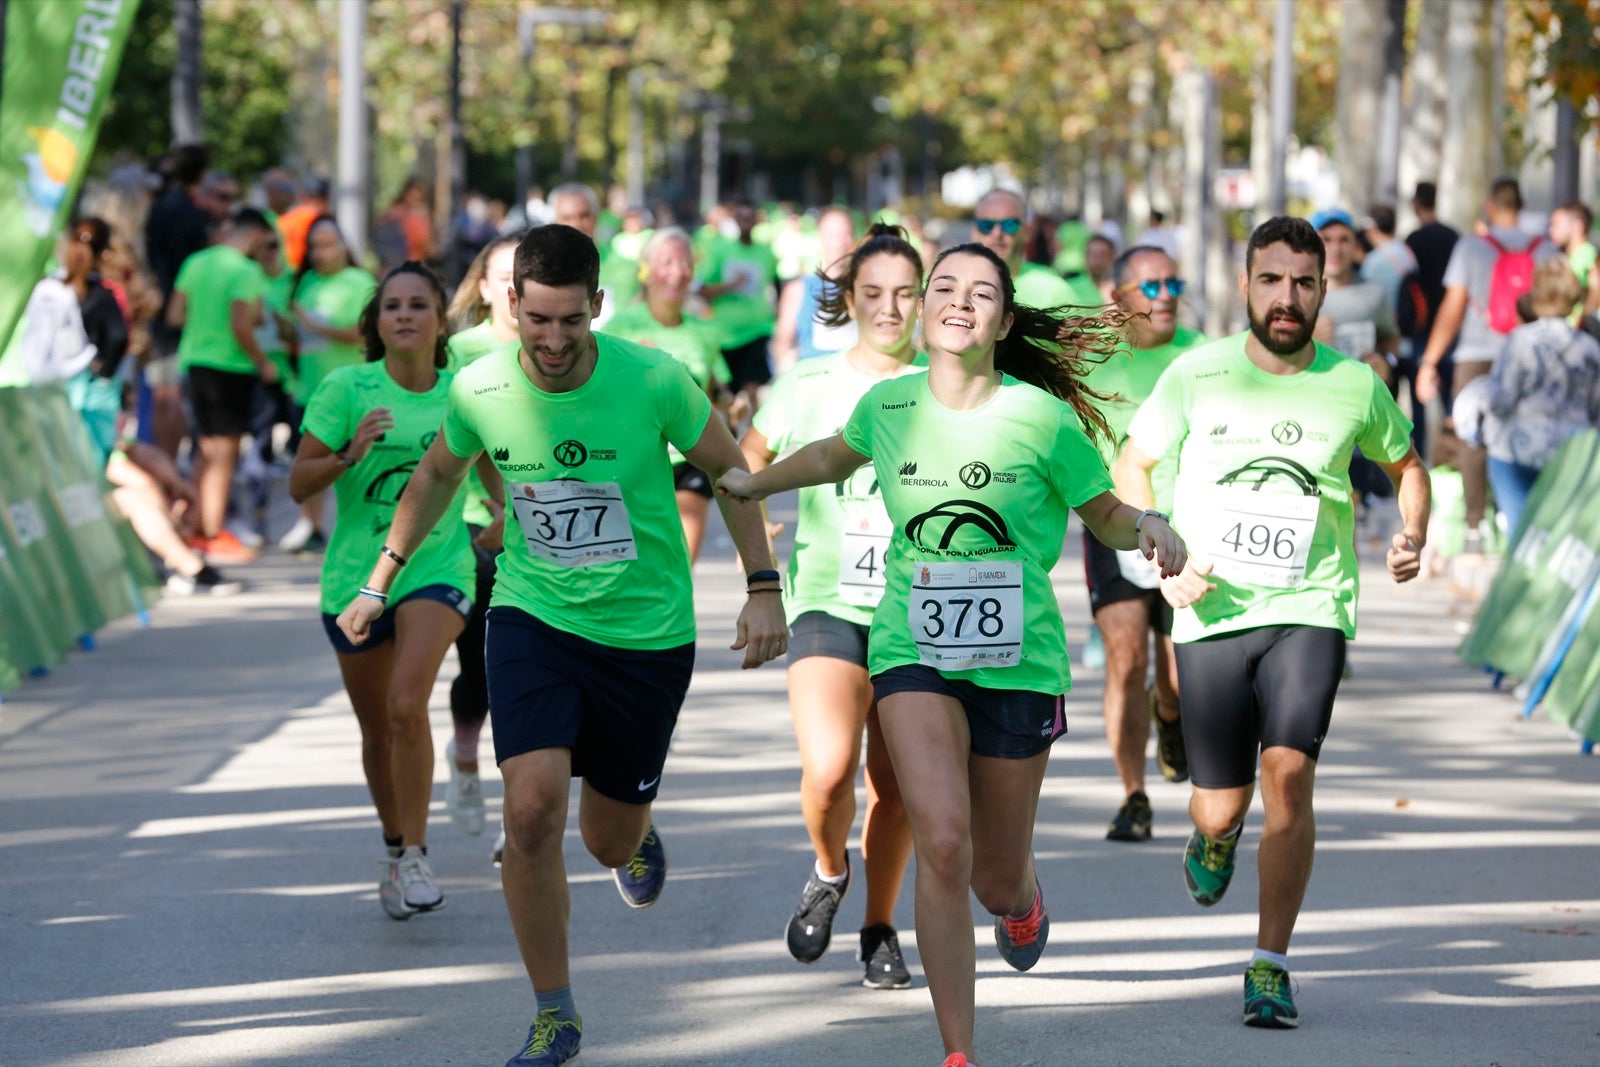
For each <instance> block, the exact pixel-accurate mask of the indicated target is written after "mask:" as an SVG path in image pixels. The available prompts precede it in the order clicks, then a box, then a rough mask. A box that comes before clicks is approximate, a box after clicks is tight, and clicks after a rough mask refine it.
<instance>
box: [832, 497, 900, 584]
mask: <svg viewBox="0 0 1600 1067" xmlns="http://www.w3.org/2000/svg"><path fill="white" fill-rule="evenodd" d="M893 536H894V523H893V522H892V521H890V519H889V516H888V515H887V514H885V513H884V511H883V509H882V508H881V507H879V508H876V509H873V510H870V511H863V512H862V513H860V514H856V515H851V514H848V513H847V514H846V515H845V518H844V526H843V529H842V531H841V536H840V538H839V599H840V600H843V601H844V602H845V603H846V604H851V605H853V606H855V607H858V608H875V607H877V606H878V601H880V600H882V599H883V586H884V582H885V580H886V579H887V577H888V574H887V573H886V571H885V569H884V556H885V555H886V554H887V553H888V551H889V539H890V538H891V537H893Z"/></svg>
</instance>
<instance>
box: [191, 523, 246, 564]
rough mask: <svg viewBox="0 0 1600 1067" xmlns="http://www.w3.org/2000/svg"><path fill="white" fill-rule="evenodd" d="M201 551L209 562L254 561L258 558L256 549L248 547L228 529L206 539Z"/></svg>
mask: <svg viewBox="0 0 1600 1067" xmlns="http://www.w3.org/2000/svg"><path fill="white" fill-rule="evenodd" d="M200 551H201V552H202V553H203V554H204V555H205V557H206V562H207V563H254V562H255V559H256V550H255V549H253V548H246V547H245V546H244V545H243V544H242V543H240V541H239V539H238V538H237V537H235V536H233V534H232V533H230V532H228V531H227V530H223V531H222V532H221V533H219V534H217V536H215V537H212V538H209V539H208V540H206V542H205V547H203V548H201V549H200Z"/></svg>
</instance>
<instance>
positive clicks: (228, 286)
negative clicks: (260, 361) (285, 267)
mask: <svg viewBox="0 0 1600 1067" xmlns="http://www.w3.org/2000/svg"><path fill="white" fill-rule="evenodd" d="M173 288H174V289H176V290H177V291H178V292H180V293H183V294H184V295H185V296H186V297H187V299H188V303H187V305H186V308H185V314H186V318H185V321H184V324H183V334H182V336H180V337H179V338H178V366H179V367H181V368H183V369H184V370H188V369H189V368H190V367H210V368H211V369H212V370H220V371H227V372H228V373H229V374H249V375H254V374H255V373H256V365H255V363H254V362H253V361H252V360H251V359H250V357H249V356H248V355H246V354H245V350H244V349H243V348H241V347H240V346H239V342H238V341H237V340H236V339H235V338H234V336H233V326H232V322H233V320H232V318H231V315H232V314H233V302H234V301H235V300H243V301H244V302H245V303H247V304H248V303H254V302H255V301H257V300H260V299H261V298H262V297H263V296H265V295H266V292H267V276H266V273H265V272H263V271H262V269H261V267H260V265H259V264H257V263H256V261H255V260H253V259H251V258H250V257H249V256H247V255H245V254H244V253H243V252H241V251H239V250H238V249H237V248H234V247H233V246H232V245H212V246H211V247H210V248H206V249H203V250H201V251H199V252H196V253H195V254H194V255H192V256H190V257H189V258H188V259H186V260H184V261H183V266H182V267H180V268H178V278H177V280H176V282H174V283H173Z"/></svg>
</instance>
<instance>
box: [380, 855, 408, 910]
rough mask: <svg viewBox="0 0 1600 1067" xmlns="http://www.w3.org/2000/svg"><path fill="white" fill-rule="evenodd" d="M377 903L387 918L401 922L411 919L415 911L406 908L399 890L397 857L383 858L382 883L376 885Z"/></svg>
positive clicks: (403, 893)
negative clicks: (381, 906) (380, 905)
mask: <svg viewBox="0 0 1600 1067" xmlns="http://www.w3.org/2000/svg"><path fill="white" fill-rule="evenodd" d="M378 903H379V904H382V905H383V910H384V912H385V913H387V914H388V916H389V918H391V919H399V920H400V921H402V922H404V921H405V920H406V919H409V918H411V916H412V915H413V914H414V913H415V912H416V910H417V909H416V908H410V907H407V906H406V897H405V891H404V890H403V889H401V888H400V857H399V856H393V855H390V856H385V857H384V858H383V881H381V882H379V883H378Z"/></svg>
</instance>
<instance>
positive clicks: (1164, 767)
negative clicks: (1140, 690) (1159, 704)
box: [1150, 693, 1189, 782]
mask: <svg viewBox="0 0 1600 1067" xmlns="http://www.w3.org/2000/svg"><path fill="white" fill-rule="evenodd" d="M1150 717H1151V718H1152V719H1154V720H1155V721H1156V766H1157V767H1160V768H1161V777H1163V778H1165V779H1166V780H1167V781H1169V782H1187V781H1188V780H1189V750H1188V749H1187V748H1186V747H1184V744H1183V720H1182V719H1174V720H1172V721H1171V722H1168V721H1167V720H1165V719H1163V718H1162V717H1161V715H1160V713H1159V712H1157V711H1156V695H1155V694H1154V693H1151V694H1150Z"/></svg>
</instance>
